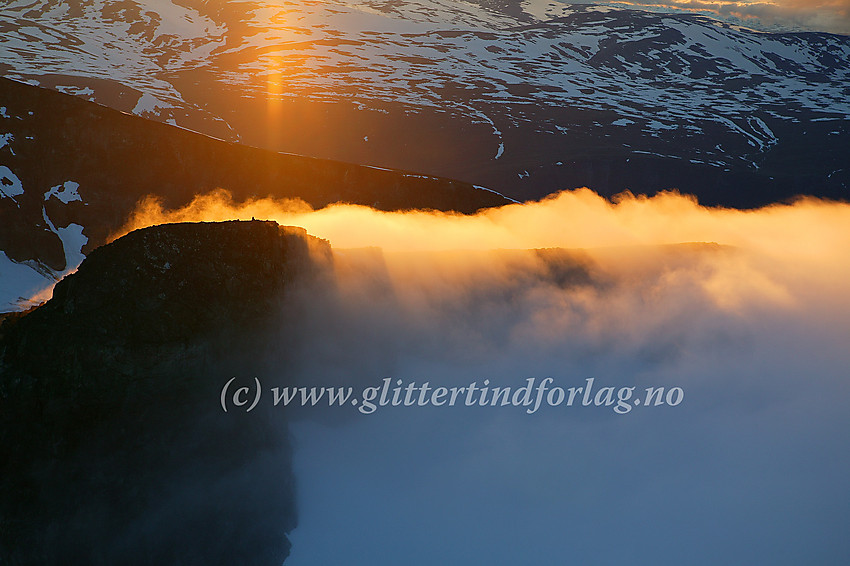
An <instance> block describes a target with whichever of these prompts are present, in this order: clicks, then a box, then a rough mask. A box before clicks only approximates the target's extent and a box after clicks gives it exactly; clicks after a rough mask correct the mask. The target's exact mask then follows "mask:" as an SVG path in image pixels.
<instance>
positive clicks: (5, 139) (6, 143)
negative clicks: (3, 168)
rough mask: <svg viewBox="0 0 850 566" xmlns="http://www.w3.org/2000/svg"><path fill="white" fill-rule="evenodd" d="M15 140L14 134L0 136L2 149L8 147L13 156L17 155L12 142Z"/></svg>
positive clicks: (0, 147)
mask: <svg viewBox="0 0 850 566" xmlns="http://www.w3.org/2000/svg"><path fill="white" fill-rule="evenodd" d="M14 140H15V135H14V134H12V133H8V134H0V149H3V148H4V147H8V148H9V151H11V152H12V155H15V150H13V149H12V144H11V143H10V142H12V141H14Z"/></svg>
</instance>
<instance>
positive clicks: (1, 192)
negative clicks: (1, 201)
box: [0, 165, 24, 204]
mask: <svg viewBox="0 0 850 566" xmlns="http://www.w3.org/2000/svg"><path fill="white" fill-rule="evenodd" d="M22 194H24V184H23V183H21V180H20V179H18V176H17V175H15V174H14V173H13V172H12V170H11V169H9V168H8V167H6V166H5V165H0V198H10V199H12V200H14V201H15V204H17V202H18V201H17V200H15V197H17V196H20V195H22Z"/></svg>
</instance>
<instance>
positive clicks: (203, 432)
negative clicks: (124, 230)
mask: <svg viewBox="0 0 850 566" xmlns="http://www.w3.org/2000/svg"><path fill="white" fill-rule="evenodd" d="M329 250H330V248H329V246H328V245H327V243H326V242H324V241H322V240H317V239H315V238H312V237H309V236H307V235H306V234H305V233H304V232H303V230H301V229H289V228H282V227H279V226H278V225H277V224H276V223H274V222H260V221H250V222H236V221H233V222H224V223H215V224H207V223H198V224H173V225H162V226H155V227H151V228H146V229H143V230H138V231H135V232H132V233H130V234H128V235H127V236H124V237H122V238H120V239H118V240H116V241H115V242H113V243H112V244H109V245H106V246H104V247H102V248H98V249H96V250H94V251H93V252H92V253H91V254H90V255H89V257H88V258H87V259H86V260H85V261H84V262H83V264H82V265H81V266H80V268H79V270H78V271H77V272H76V273H75V274H73V275H69V276H67V277H66V278H65V279H64V280H62V281H61V282H60V283H59V284H58V285H57V286H56V289H55V292H54V297H53V299H51V300H50V301H49V302H47V303H46V304H44V305H43V306H41V307H38V308H36V309H34V310H32V311H30V312H28V313H26V314H13V315H10V316H7V318H6V320H5V322H4V323H3V325H2V326H0V421H2V422H0V451H2V453H3V454H4V457H3V459H2V462H0V491H2V492H3V493H4V494H6V495H5V496H4V497H3V499H2V501H0V505H2V509H0V522H2V524H0V562H2V563H3V564H12V565H17V564H103V565H109V564H151V565H154V564H178V563H179V564H198V565H201V564H203V565H208V564H251V565H270V566H271V565H275V566H277V565H279V564H280V563H281V562H282V560H283V559H284V558H285V557H286V556H287V554H288V552H289V542H288V540H287V538H286V532H288V531H290V530H291V529H292V528H294V526H295V523H296V514H295V503H294V480H293V475H292V474H293V472H292V468H291V449H290V441H289V438H288V433H287V426H286V422H285V420H284V415H282V414H281V412H280V411H279V410H278V411H277V412H276V414H271V413H270V412H268V411H264V410H263V409H262V407H261V408H259V409H258V410H257V411H255V412H252V413H249V414H244V413H243V414H234V413H232V412H231V413H229V414H225V413H224V412H223V411H222V409H221V407H220V405H219V396H220V391H221V387H222V386H223V384H224V383H225V382H226V381H227V380H228V379H229V378H230V377H234V376H235V377H238V378H239V379H240V380H241V379H245V380H251V379H252V378H253V377H255V376H259V377H260V378H262V377H264V374H263V373H262V372H264V371H269V370H268V368H266V367H264V366H263V365H262V361H261V360H263V359H265V358H266V355H267V354H268V353H269V352H270V351H274V352H275V355H277V356H278V357H279V358H278V359H280V356H281V355H282V354H281V353H280V350H281V349H282V348H285V345H282V344H279V343H270V342H269V338H268V337H269V336H274V335H275V333H274V332H270V329H272V328H273V327H275V325H278V324H280V319H279V318H278V316H279V315H280V312H281V310H280V309H281V305H282V302H283V300H284V299H285V297H286V296H287V294H288V293H289V292H290V291H291V289H293V288H295V287H297V285H299V284H300V283H307V284H311V285H312V284H314V282H315V278H316V277H319V276H320V274H321V272H322V266H323V265H324V260H323V257H327V255H328V254H329ZM287 324H297V322H296V321H293V320H287ZM283 357H285V356H283ZM274 371H275V374H276V377H285V376H284V375H282V374H283V372H285V371H286V368H281V367H277V368H274Z"/></svg>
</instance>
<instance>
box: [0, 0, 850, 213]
mask: <svg viewBox="0 0 850 566" xmlns="http://www.w3.org/2000/svg"><path fill="white" fill-rule="evenodd" d="M0 29H2V30H3V33H2V35H0V52H1V53H2V56H0V65H2V72H3V73H4V74H6V76H9V77H12V78H16V79H20V80H27V81H30V82H37V83H38V84H41V85H43V86H49V87H53V88H57V89H60V90H64V91H66V92H71V93H76V94H78V95H82V96H85V97H88V98H91V99H93V100H97V101H99V102H102V103H105V104H108V105H110V106H113V107H115V108H118V109H121V110H124V111H128V112H134V113H136V114H138V115H141V116H145V117H149V118H154V119H159V120H162V121H168V122H172V123H177V124H180V125H182V126H184V127H188V128H191V129H196V130H200V131H203V132H205V133H208V134H210V135H213V136H217V137H223V138H227V139H240V140H241V141H243V142H245V143H248V144H251V145H259V146H265V147H269V148H272V149H277V150H286V151H291V152H295V153H305V154H310V155H316V156H321V157H328V158H335V159H342V160H346V161H354V162H364V163H370V164H375V165H381V166H389V167H398V168H404V169H409V170H421V171H424V172H428V173H432V174H441V175H446V176H452V177H457V178H462V179H464V180H467V181H470V182H474V183H478V184H483V185H487V186H490V187H493V188H496V189H498V190H501V191H503V192H506V193H507V194H509V195H511V196H513V197H516V198H528V197H536V196H541V195H543V194H547V193H549V192H551V191H553V190H557V189H560V188H571V187H572V186H578V185H582V184H585V185H590V186H591V188H594V189H597V190H600V191H601V192H603V193H615V192H619V191H620V190H623V189H626V188H631V189H634V190H638V191H646V192H652V191H654V190H658V189H663V188H668V187H672V186H676V187H678V188H680V189H681V190H683V191H687V192H694V193H697V194H699V195H700V196H701V197H702V198H703V200H706V201H707V202H719V203H724V204H732V205H740V206H747V205H753V204H757V203H760V202H763V201H765V200H766V201H770V200H774V199H776V198H784V197H786V196H789V194H794V193H795V192H800V188H796V189H795V187H798V186H799V185H801V184H804V183H805V184H812V182H813V181H814V182H816V183H817V184H819V185H822V186H820V187H818V188H817V189H815V191H816V192H817V191H820V192H823V193H824V194H828V195H830V196H840V195H842V194H844V193H843V192H842V191H846V185H847V182H848V179H850V172H848V171H847V170H846V166H845V164H843V161H844V157H842V156H846V155H847V153H848V150H850V141H848V118H850V102H848V100H850V38H848V37H844V36H837V35H830V34H822V33H795V34H768V33H760V32H755V31H752V30H747V29H743V28H740V27H736V26H732V25H729V24H724V23H721V22H718V21H715V20H711V19H708V18H705V17H701V16H686V15H665V14H657V13H648V12H641V11H631V10H616V9H611V8H607V7H600V6H587V5H566V4H561V3H558V2H554V1H553V2H548V1H546V0H535V1H524V2H521V1H518V0H513V1H512V0H504V1H499V0H478V1H477V2H464V1H459V0H436V1H431V0H427V1H426V0H396V1H393V2H387V1H385V0H336V1H331V2H324V1H323V2H319V1H312V0H295V1H290V2H272V1H266V2H263V1H253V0H244V1H242V0H239V1H230V2H206V1H203V0H172V1H168V0H159V1H156V0H140V1H132V0H75V1H68V0H65V1H62V2H53V1H51V2H48V1H47V0H35V1H34V0H15V1H12V2H9V3H7V5H6V6H5V7H4V10H3V13H2V15H0ZM305 131H309V132H310V135H309V136H305V135H304V132H305ZM791 155H796V156H798V159H796V160H795V162H794V163H791V162H790V161H789V158H788V156H791ZM706 179H707V180H706ZM689 182H690V183H689ZM689 184H690V186H689ZM748 187H750V189H748ZM747 190H750V191H751V192H753V193H754V194H757V195H759V196H758V197H752V198H751V197H750V196H749V195H748V194H747Z"/></svg>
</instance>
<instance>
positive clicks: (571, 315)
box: [128, 190, 850, 566]
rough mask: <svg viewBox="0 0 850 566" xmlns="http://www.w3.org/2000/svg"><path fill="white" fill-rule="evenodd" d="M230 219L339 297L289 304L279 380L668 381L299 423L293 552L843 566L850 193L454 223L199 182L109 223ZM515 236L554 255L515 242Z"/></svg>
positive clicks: (422, 559)
mask: <svg viewBox="0 0 850 566" xmlns="http://www.w3.org/2000/svg"><path fill="white" fill-rule="evenodd" d="M251 216H256V217H258V218H267V217H270V218H275V219H277V220H278V221H279V222H281V223H283V224H294V225H300V226H304V227H306V228H307V230H308V231H309V232H310V233H312V234H314V235H316V236H319V237H325V238H328V239H330V241H331V243H332V244H333V245H334V246H335V248H336V249H337V251H336V252H335V257H334V264H335V277H336V280H335V282H334V284H335V287H336V291H335V292H334V293H331V294H327V293H325V294H321V293H320V294H315V293H313V294H311V293H308V294H307V295H304V296H300V297H296V300H295V302H296V303H298V304H301V305H302V306H303V309H302V313H301V316H302V318H301V319H300V320H301V321H302V322H300V323H299V327H298V328H297V331H298V335H299V336H301V339H302V340H303V342H302V344H301V346H300V350H299V352H300V353H299V354H298V355H296V356H295V357H294V358H291V359H288V360H286V361H285V362H286V363H285V364H280V365H279V366H278V367H279V368H280V370H279V371H280V375H281V378H280V379H281V385H286V384H288V383H291V382H293V381H292V380H294V382H296V383H300V384H307V385H343V384H344V385H353V386H355V388H359V387H366V386H378V385H380V381H381V379H382V378H384V377H391V378H393V379H394V380H395V379H401V380H403V381H404V382H405V383H407V382H410V381H416V382H417V383H421V382H424V381H429V382H430V383H431V384H432V386H438V385H445V386H452V385H465V384H468V383H470V382H472V381H477V382H478V383H479V385H480V384H481V383H482V382H483V380H484V379H489V380H490V382H491V383H492V384H494V385H495V384H500V385H511V386H513V387H518V386H521V385H523V383H524V382H525V380H526V379H527V378H529V377H535V378H537V379H538V380H539V379H542V378H544V377H552V378H554V379H555V384H554V385H558V386H561V387H564V388H567V387H572V386H582V385H584V384H585V379H586V378H588V377H593V378H594V379H595V381H596V386H597V387H602V386H616V387H620V386H635V387H636V388H637V391H642V390H643V389H644V388H645V387H652V386H663V387H667V388H670V387H681V388H682V390H683V391H684V395H685V396H684V400H683V401H682V403H681V404H679V405H678V406H675V407H669V406H659V407H644V406H639V407H635V408H634V409H633V410H631V411H630V412H628V413H627V414H617V413H616V412H615V411H613V410H612V408H611V407H606V406H601V407H597V406H588V407H583V406H573V407H563V406H561V407H548V406H543V407H541V408H540V410H538V411H537V412H535V413H534V414H528V413H527V411H526V409H525V407H510V406H507V407H501V406H500V407H491V406H488V407H466V406H455V407H416V406H413V407H396V408H392V407H382V408H378V410H376V411H375V412H374V413H373V414H370V415H364V414H361V413H360V412H358V411H357V410H355V409H354V408H353V407H346V408H343V409H340V408H337V409H332V410H329V409H325V410H321V411H319V410H316V411H300V412H299V413H298V414H297V415H296V422H295V424H294V425H293V434H294V437H295V441H296V449H297V452H296V462H295V465H296V474H297V478H298V482H299V485H298V494H299V516H300V526H299V527H298V529H296V530H295V531H294V532H293V534H292V541H293V554H292V557H291V559H290V561H289V562H291V563H292V564H294V565H296V566H303V565H312V564H322V565H334V564H340V565H342V564H370V565H374V564H387V565H391V564H415V565H418V564H423V565H425V564H428V565H432V564H472V563H475V564H478V563H487V564H505V565H507V564H563V563H576V564H611V563H616V562H620V563H627V564H633V563H639V564H712V565H715V564H719V563H728V564H801V563H811V564H839V563H841V559H842V557H843V556H846V554H847V552H848V551H850V542H848V540H847V538H846V536H845V534H846V533H845V529H844V527H843V526H844V525H846V524H848V519H850V509H848V504H847V501H848V500H850V499H849V498H848V495H850V486H848V482H847V479H846V478H847V477H848V471H850V449H848V446H847V443H846V431H847V430H848V425H850V417H848V416H847V412H846V407H845V403H846V400H847V398H848V375H847V374H848V370H850V353H848V351H847V339H848V336H850V316H849V315H850V298H848V295H847V292H846V291H847V288H846V281H847V280H848V279H847V276H848V274H850V259H849V258H850V254H848V252H850V233H848V231H847V229H846V226H847V225H848V220H850V206H848V205H846V204H835V203H828V202H822V201H817V200H806V201H800V202H798V203H796V204H794V205H776V206H773V207H768V208H764V209H760V210H755V211H736V210H720V209H708V208H704V207H700V206H699V205H697V204H696V203H695V202H694V201H692V200H690V199H688V198H686V197H682V196H678V195H675V194H667V195H661V196H658V197H655V198H651V199H646V198H634V197H630V196H624V197H623V198H622V199H621V200H620V201H619V202H618V203H617V204H610V203H607V202H606V201H605V200H604V199H601V198H600V197H598V196H596V195H595V194H593V193H592V192H590V191H587V190H580V191H574V192H564V193H561V194H560V195H557V196H556V197H553V198H551V199H548V200H545V201H542V202H538V203H528V204H525V205H511V206H506V207H502V208H501V209H495V210H489V211H485V212H482V213H479V214H478V215H476V216H472V217H462V216H458V215H445V214H428V213H420V212H415V213H407V214H403V213H382V212H376V211H374V210H371V209H368V208H363V207H346V206H337V207H331V208H329V209H326V210H322V211H318V212H310V211H309V210H306V209H304V208H303V206H301V207H300V208H299V205H297V204H293V203H283V202H275V201H270V200H264V201H256V202H254V203H249V204H247V205H242V206H236V205H233V204H232V203H230V202H229V201H228V199H227V198H226V196H224V195H221V194H219V195H214V196H210V197H206V198H199V199H198V200H197V201H196V202H195V203H194V204H193V205H190V206H189V207H187V208H186V209H183V210H180V211H164V210H162V209H161V208H160V207H159V206H158V205H157V204H156V203H155V202H153V201H151V202H148V203H147V204H146V205H145V206H144V207H143V208H142V209H141V210H140V211H139V214H138V216H137V217H136V219H135V221H134V222H133V224H132V225H131V226H128V228H130V227H135V226H141V225H146V224H150V223H158V222H163V221H176V220H193V219H194V220H198V219H206V220H218V219H223V218H250V217H251ZM354 226H356V227H357V230H354V229H352V227H354ZM364 246H374V247H376V248H379V249H376V248H372V249H366V250H364V249H362V248H363V247H364ZM357 248H361V249H357ZM535 248H536V249H542V248H561V250H557V249H549V250H544V251H522V250H533V249H535ZM510 250H514V251H510ZM564 250H567V251H564ZM301 299H303V300H301ZM299 301H300V302H299ZM274 363H279V361H276V362H274ZM282 418H283V416H282Z"/></svg>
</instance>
